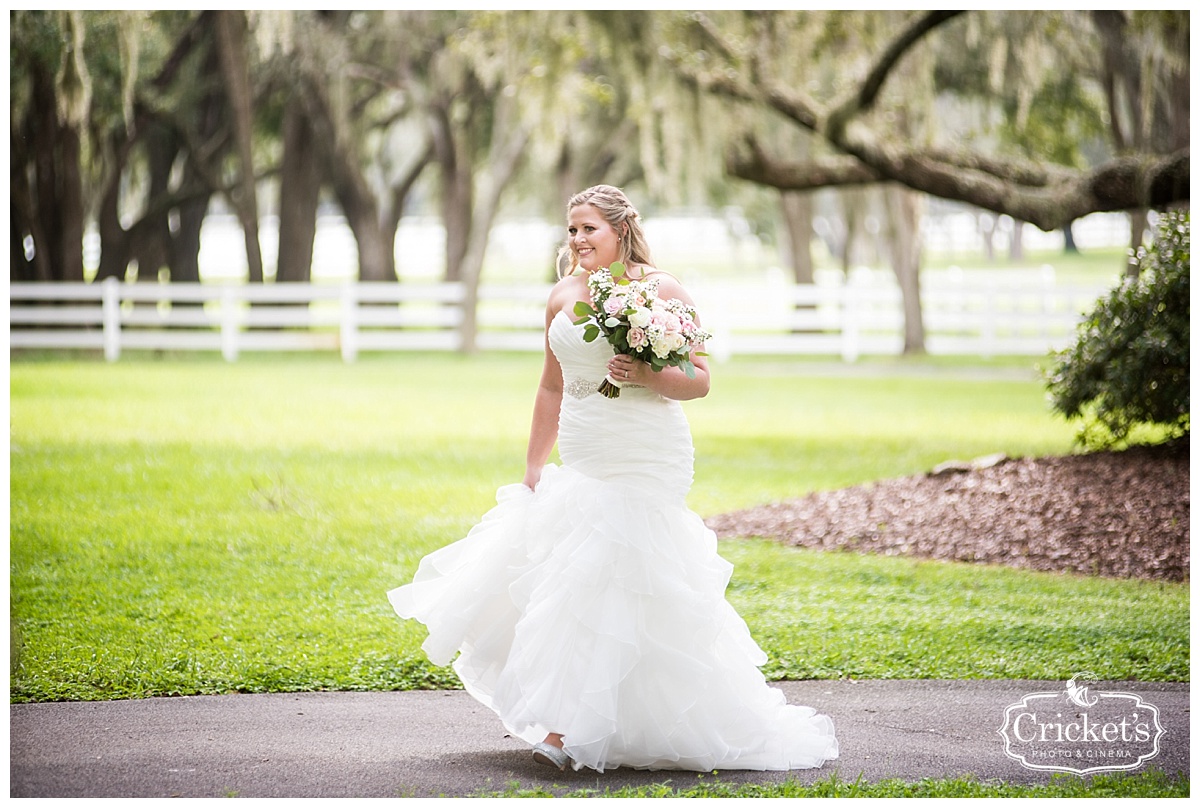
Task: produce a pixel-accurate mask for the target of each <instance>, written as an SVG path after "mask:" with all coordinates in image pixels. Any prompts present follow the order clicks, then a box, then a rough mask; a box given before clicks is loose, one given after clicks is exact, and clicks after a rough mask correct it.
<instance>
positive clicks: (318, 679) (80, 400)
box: [10, 355, 1190, 702]
mask: <svg viewBox="0 0 1200 808" xmlns="http://www.w3.org/2000/svg"><path fill="white" fill-rule="evenodd" d="M829 369H830V370H833V367H832V366H831V367H830V368H829ZM927 370H928V372H924V370H923V368H922V367H920V366H913V365H912V364H911V363H910V364H908V365H906V366H905V368H904V371H905V372H903V373H899V374H892V373H889V372H887V367H886V366H885V365H883V364H882V363H880V365H879V366H878V367H874V368H870V367H864V369H863V372H861V373H854V374H849V375H842V374H839V373H835V372H813V363H811V362H804V363H800V362H789V361H786V360H759V361H755V360H752V359H738V360H736V361H734V362H731V363H730V364H728V365H721V366H718V367H717V368H716V372H715V379H716V382H715V388H714V391H713V393H712V395H710V396H709V398H707V399H705V400H703V401H697V402H690V403H688V404H687V405H686V407H687V412H688V415H689V418H690V419H691V422H692V425H693V430H694V433H695V440H696V447H697V466H696V484H695V487H694V489H693V493H692V497H691V504H692V507H693V508H695V509H696V510H697V511H698V512H699V513H701V514H702V515H709V514H714V513H717V512H720V511H723V510H728V509H733V508H741V507H746V506H750V505H754V504H759V503H764V502H768V501H773V500H779V499H785V498H788V497H794V496H799V495H802V494H804V493H806V492H809V491H812V490H815V489H828V488H835V487H839V486H844V485H848V484H853V483H858V482H863V481H867V480H872V479H878V478H882V477H890V476H898V475H904V474H910V473H916V472H920V471H924V470H927V469H928V468H929V467H931V466H932V465H934V464H936V463H938V462H940V461H942V460H945V459H948V458H970V457H973V456H978V455H982V454H987V453H991V452H997V451H1003V452H1007V453H1009V454H1011V455H1040V454H1053V453H1064V452H1068V451H1071V445H1072V444H1071V441H1072V436H1073V434H1074V429H1073V427H1071V426H1070V425H1068V424H1065V423H1063V422H1062V421H1061V420H1057V419H1055V418H1054V417H1052V416H1051V415H1050V414H1049V412H1048V409H1047V407H1046V403H1045V396H1044V392H1043V390H1042V388H1041V387H1040V385H1039V384H1038V383H1037V382H1036V381H1034V380H1033V375H1032V373H1030V374H1029V380H1020V379H1011V378H1009V376H1010V375H1011V374H1010V373H1008V371H1010V370H1011V367H1010V366H1006V374H1005V375H1004V376H1003V377H1000V378H979V377H977V376H976V375H971V376H970V377H969V378H967V377H964V376H963V374H961V373H959V372H957V370H956V369H955V368H954V367H947V366H946V365H945V364H944V363H943V364H937V363H931V364H930V366H929V367H928V368H927ZM539 372H540V360H539V358H537V357H534V356H520V355H485V356H480V357H461V356H432V355H395V356H364V357H362V358H361V359H360V361H359V362H357V363H355V364H353V365H344V364H342V363H341V362H340V361H339V360H338V359H337V358H336V357H334V356H315V357H314V356H306V357H292V356H282V357H256V356H244V357H243V358H242V359H241V360H240V361H239V362H237V363H234V364H226V363H224V362H222V361H220V360H219V359H217V358H214V357H205V356H201V357H186V358H179V359H176V360H174V361H160V360H155V359H137V358H132V357H127V358H123V359H122V360H121V361H120V362H119V363H116V364H113V365H107V364H104V363H101V362H97V361H91V360H78V361H76V360H72V361H62V360H59V361H26V360H22V359H20V358H18V359H16V360H15V361H14V362H13V363H12V365H11V370H10V410H11V415H10V420H11V427H10V475H11V481H10V590H11V624H12V643H13V665H12V681H11V692H10V694H11V699H12V700H13V701H15V702H25V701H51V700H65V699H78V700H87V699H111V698H133V697H144V696H153V695H168V694H193V693H225V692H234V691H246V692H256V691H291V690H312V689H322V688H325V689H343V690H346V689H362V690H366V689H388V688H413V687H447V686H454V685H455V683H456V680H455V679H454V677H453V674H452V673H451V672H450V671H449V670H448V669H444V668H436V667H434V666H432V665H430V664H429V663H428V661H427V660H426V659H425V658H424V655H423V654H422V652H421V651H420V648H419V645H420V642H421V641H422V639H423V637H424V629H423V628H422V627H420V626H419V625H417V624H416V623H413V622H411V621H406V622H402V621H400V620H398V619H397V618H396V617H395V615H394V614H393V613H392V611H391V609H390V606H389V605H388V603H387V600H386V597H385V592H386V590H387V589H390V588H392V587H395V586H397V585H399V584H401V583H405V582H407V580H409V578H410V577H411V575H412V573H413V571H414V570H415V567H416V563H417V561H418V560H419V559H420V558H421V556H423V555H424V554H426V553H428V552H429V551H431V550H433V549H434V548H437V547H439V546H442V545H444V544H446V543H448V542H450V541H453V540H455V539H457V538H460V537H461V536H462V535H464V534H465V533H466V531H467V530H468V529H469V528H470V526H471V525H472V524H473V523H474V522H475V521H476V520H477V519H478V517H479V516H480V515H481V514H482V513H483V512H484V511H486V510H487V509H488V508H489V507H490V506H491V505H492V503H493V501H494V500H493V496H494V493H495V489H496V488H497V487H498V486H500V485H504V484H507V483H511V482H516V481H518V480H519V479H520V478H521V475H522V472H523V465H524V454H525V439H526V436H527V431H528V424H529V415H530V407H531V403H532V396H533V389H534V386H535V384H536V382H537V378H538V375H539ZM721 549H722V553H723V554H724V555H725V556H726V557H727V558H729V559H730V560H731V561H733V562H734V564H735V565H736V567H737V570H736V572H735V576H734V579H733V582H732V584H731V586H730V592H729V596H730V599H731V601H732V602H733V603H734V605H735V606H736V607H737V608H738V610H739V611H740V612H741V613H742V614H743V615H744V616H745V617H746V619H747V621H748V623H749V624H750V628H751V631H752V632H753V633H754V634H755V636H756V638H758V639H759V641H760V643H761V644H762V645H763V647H764V649H765V650H766V651H767V652H768V654H769V655H770V657H771V662H770V663H769V664H768V668H767V672H768V673H769V675H771V676H773V677H776V678H787V677H839V676H855V677H897V678H899V677H936V678H972V677H976V678H979V677H982V678H990V677H1013V676H1020V677H1032V678H1046V679H1065V678H1067V677H1068V676H1069V675H1070V674H1071V673H1072V672H1074V671H1075V670H1079V669H1088V670H1091V671H1092V672H1093V673H1095V674H1096V675H1097V676H1098V677H1100V678H1139V679H1146V680H1151V679H1153V680H1168V681H1187V680H1188V679H1189V678H1190V674H1189V664H1190V659H1189V644H1188V630H1189V616H1188V609H1189V595H1188V586H1187V584H1182V585H1172V584H1159V583H1146V582H1130V581H1103V580H1095V579H1088V578H1083V577H1075V576H1065V575H1047V574H1039V573H1030V572H1021V571H1017V570H1008V569H994V568H980V567H975V566H966V565H957V564H943V563H934V562H916V561H912V560H905V559H894V558H891V559H889V558H874V557H860V556H856V555H852V554H843V553H830V554H821V553H815V552H808V551H802V550H797V549H794V548H788V547H784V546H780V545H777V544H774V543H770V542H765V541H739V540H732V541H726V542H723V543H722V548H721Z"/></svg>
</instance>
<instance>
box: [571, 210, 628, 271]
mask: <svg viewBox="0 0 1200 808" xmlns="http://www.w3.org/2000/svg"><path fill="white" fill-rule="evenodd" d="M619 239H620V234H619V233H617V231H616V230H614V229H613V226H612V225H610V224H609V223H608V222H607V221H605V219H604V217H603V216H602V215H601V214H600V211H598V210H596V208H594V207H592V206H591V205H588V204H586V203H585V204H583V205H576V206H575V207H573V208H571V212H570V214H569V215H568V216H567V241H568V243H569V244H570V245H571V250H572V251H573V252H574V253H575V255H577V256H578V257H579V266H581V267H583V268H584V269H585V270H587V271H588V272H592V271H594V270H597V269H599V268H600V267H607V266H609V265H611V264H612V263H613V262H614V261H616V260H617V259H618V257H619V256H620V254H621V253H620V242H619Z"/></svg>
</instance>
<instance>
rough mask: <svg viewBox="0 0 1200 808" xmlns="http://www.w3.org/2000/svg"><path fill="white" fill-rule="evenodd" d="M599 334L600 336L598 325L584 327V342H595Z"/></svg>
mask: <svg viewBox="0 0 1200 808" xmlns="http://www.w3.org/2000/svg"><path fill="white" fill-rule="evenodd" d="M598 336H600V329H599V328H598V327H597V326H594V325H589V326H588V327H587V328H585V329H583V341H584V342H595V341H596V337H598Z"/></svg>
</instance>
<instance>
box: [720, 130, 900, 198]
mask: <svg viewBox="0 0 1200 808" xmlns="http://www.w3.org/2000/svg"><path fill="white" fill-rule="evenodd" d="M725 170H726V172H728V173H729V174H731V175H733V176H735V177H738V178H739V179H743V180H749V181H751V182H756V183H758V184H759V185H768V186H770V187H772V188H778V189H779V190H781V191H815V190H817V189H819V188H829V187H833V186H842V185H863V184H867V183H872V182H879V181H881V180H882V179H883V177H882V176H881V175H880V174H879V173H878V172H877V171H873V170H871V169H870V168H868V167H867V166H865V165H863V164H862V162H860V161H859V160H857V159H855V158H853V157H850V156H847V155H837V156H830V157H817V158H812V159H809V160H804V161H802V162H784V161H780V160H776V159H775V158H774V157H771V156H770V155H768V154H767V153H766V152H765V151H763V148H762V146H761V145H760V144H759V143H758V141H757V140H755V139H754V138H753V137H748V138H746V140H745V142H744V148H743V149H741V150H737V151H731V152H730V153H729V154H728V155H726V158H725Z"/></svg>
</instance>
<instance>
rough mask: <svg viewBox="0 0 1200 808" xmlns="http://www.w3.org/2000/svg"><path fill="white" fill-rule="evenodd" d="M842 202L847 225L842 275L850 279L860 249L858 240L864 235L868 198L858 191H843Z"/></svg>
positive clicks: (842, 252) (842, 255) (842, 253)
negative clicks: (864, 209)
mask: <svg viewBox="0 0 1200 808" xmlns="http://www.w3.org/2000/svg"><path fill="white" fill-rule="evenodd" d="M839 196H840V197H841V200H842V219H843V221H844V223H845V240H844V241H843V242H842V245H841V247H842V249H841V258H842V273H843V274H844V275H845V276H846V277H847V278H849V277H850V271H851V270H852V269H854V254H855V250H857V249H858V247H857V245H858V239H859V237H860V236H861V235H862V218H863V207H864V206H865V204H866V198H865V196H864V194H863V192H862V191H860V190H858V189H853V188H851V189H843V190H842V192H841V193H840V194H839Z"/></svg>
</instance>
